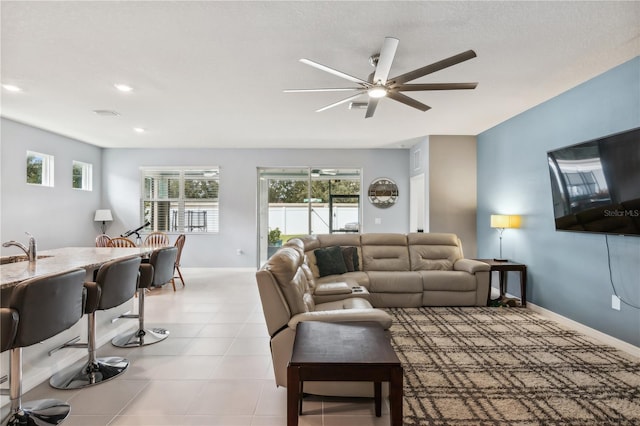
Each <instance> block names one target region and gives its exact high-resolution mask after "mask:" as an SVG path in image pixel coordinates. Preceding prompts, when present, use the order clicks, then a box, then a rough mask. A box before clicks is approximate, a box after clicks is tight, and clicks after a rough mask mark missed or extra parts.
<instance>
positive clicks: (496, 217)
mask: <svg viewBox="0 0 640 426" xmlns="http://www.w3.org/2000/svg"><path fill="white" fill-rule="evenodd" d="M520 222H521V220H520V216H519V215H516V214H512V215H507V214H492V215H491V227H492V228H497V229H498V231H499V232H500V257H499V258H494V259H493V260H495V261H496V262H506V261H507V260H508V259H504V258H503V257H502V233H503V232H504V230H505V229H506V228H520Z"/></svg>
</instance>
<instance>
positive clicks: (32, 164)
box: [27, 151, 53, 186]
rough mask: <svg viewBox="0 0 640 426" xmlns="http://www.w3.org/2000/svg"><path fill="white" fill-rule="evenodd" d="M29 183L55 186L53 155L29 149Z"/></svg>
mask: <svg viewBox="0 0 640 426" xmlns="http://www.w3.org/2000/svg"><path fill="white" fill-rule="evenodd" d="M27 183H29V184H32V185H42V186H53V155H48V154H41V153H39V152H33V151H27Z"/></svg>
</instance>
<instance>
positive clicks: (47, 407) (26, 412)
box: [2, 399, 70, 426]
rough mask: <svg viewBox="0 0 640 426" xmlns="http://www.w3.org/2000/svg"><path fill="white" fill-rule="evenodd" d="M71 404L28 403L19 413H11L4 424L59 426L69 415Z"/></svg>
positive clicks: (46, 401) (9, 425)
mask: <svg viewBox="0 0 640 426" xmlns="http://www.w3.org/2000/svg"><path fill="white" fill-rule="evenodd" d="M69 411H70V407H69V404H67V403H65V402H63V401H58V400H57V399H38V400H36V401H28V402H27V403H25V404H24V405H23V406H22V407H20V408H19V410H18V411H17V412H14V413H11V414H10V415H9V416H8V417H7V420H6V423H4V422H3V423H2V424H3V425H7V426H22V425H28V426H31V425H34V426H46V425H59V424H60V423H62V422H63V421H64V419H66V418H67V416H68V415H69Z"/></svg>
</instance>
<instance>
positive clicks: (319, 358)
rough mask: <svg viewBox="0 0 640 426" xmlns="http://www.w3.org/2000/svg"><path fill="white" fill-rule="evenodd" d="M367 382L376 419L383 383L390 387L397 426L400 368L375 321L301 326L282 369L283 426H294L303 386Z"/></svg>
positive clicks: (399, 418)
mask: <svg viewBox="0 0 640 426" xmlns="http://www.w3.org/2000/svg"><path fill="white" fill-rule="evenodd" d="M314 380H316V381H323V380H324V381H326V380H329V381H371V382H373V390H374V401H375V412H376V416H377V417H380V416H381V414H382V383H381V382H389V405H390V417H391V418H390V420H391V426H402V395H403V389H402V380H403V377H402V365H401V364H400V360H399V359H398V356H397V355H396V353H395V352H394V350H393V347H392V346H391V342H390V341H389V338H388V336H387V335H386V333H385V332H384V330H383V329H382V327H380V325H379V324H377V323H374V322H345V323H329V322H321V321H309V322H301V323H299V324H298V326H297V328H296V337H295V341H294V343H293V353H292V354H291V361H290V362H289V365H288V367H287V426H297V425H298V415H301V414H302V395H303V393H304V389H303V383H304V382H305V381H314Z"/></svg>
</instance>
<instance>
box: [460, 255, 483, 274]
mask: <svg viewBox="0 0 640 426" xmlns="http://www.w3.org/2000/svg"><path fill="white" fill-rule="evenodd" d="M490 269H491V267H490V266H489V265H488V264H486V263H484V262H480V261H479V260H473V259H458V261H457V262H456V263H454V264H453V270H454V271H464V272H468V273H470V274H475V273H476V272H482V271H489V270H490Z"/></svg>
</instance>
